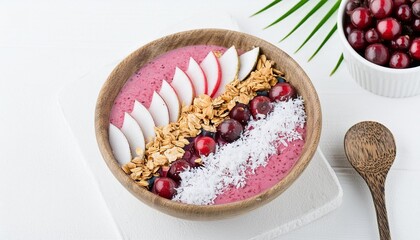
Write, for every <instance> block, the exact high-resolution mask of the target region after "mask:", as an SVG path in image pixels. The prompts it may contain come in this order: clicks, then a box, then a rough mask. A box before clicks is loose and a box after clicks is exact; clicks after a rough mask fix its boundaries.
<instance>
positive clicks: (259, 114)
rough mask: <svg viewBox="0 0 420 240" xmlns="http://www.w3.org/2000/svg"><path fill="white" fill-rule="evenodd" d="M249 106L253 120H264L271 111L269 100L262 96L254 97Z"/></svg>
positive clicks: (271, 106)
mask: <svg viewBox="0 0 420 240" xmlns="http://www.w3.org/2000/svg"><path fill="white" fill-rule="evenodd" d="M249 106H250V107H249V108H250V110H251V114H252V116H253V117H254V118H255V119H260V118H264V117H265V116H267V115H268V114H269V113H270V112H271V111H272V110H273V105H272V104H271V100H270V98H268V97H264V96H257V97H255V98H254V99H252V100H251V102H250V103H249Z"/></svg>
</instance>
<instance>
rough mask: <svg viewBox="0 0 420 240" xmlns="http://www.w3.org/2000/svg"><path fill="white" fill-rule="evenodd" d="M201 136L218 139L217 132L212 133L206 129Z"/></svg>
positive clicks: (202, 130)
mask: <svg viewBox="0 0 420 240" xmlns="http://www.w3.org/2000/svg"><path fill="white" fill-rule="evenodd" d="M200 136H203V137H211V138H215V137H216V132H211V131H207V130H205V129H201V132H200Z"/></svg>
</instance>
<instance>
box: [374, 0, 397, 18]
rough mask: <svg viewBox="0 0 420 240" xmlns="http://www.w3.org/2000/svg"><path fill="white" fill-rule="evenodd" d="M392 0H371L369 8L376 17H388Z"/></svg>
mask: <svg viewBox="0 0 420 240" xmlns="http://www.w3.org/2000/svg"><path fill="white" fill-rule="evenodd" d="M392 6H393V3H392V0H371V1H370V2H369V9H370V11H371V12H372V14H373V16H374V17H375V18H377V19H382V18H385V17H388V16H389V15H390V14H391V12H392Z"/></svg>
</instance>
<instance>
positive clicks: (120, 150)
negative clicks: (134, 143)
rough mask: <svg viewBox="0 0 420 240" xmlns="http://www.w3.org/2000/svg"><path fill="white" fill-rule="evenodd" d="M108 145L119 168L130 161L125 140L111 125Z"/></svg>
mask: <svg viewBox="0 0 420 240" xmlns="http://www.w3.org/2000/svg"><path fill="white" fill-rule="evenodd" d="M109 144H110V145H111V149H112V153H114V157H115V159H116V160H117V162H118V163H119V164H120V165H121V166H122V165H124V164H126V163H128V162H130V161H131V152H130V145H129V144H128V141H127V138H126V137H125V136H124V134H123V133H122V132H121V131H120V129H118V128H117V127H116V126H114V125H113V124H112V123H110V124H109Z"/></svg>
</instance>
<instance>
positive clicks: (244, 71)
mask: <svg viewBox="0 0 420 240" xmlns="http://www.w3.org/2000/svg"><path fill="white" fill-rule="evenodd" d="M259 54H260V48H259V47H256V48H253V49H251V50H249V51H248V52H246V53H243V54H242V55H241V56H239V63H240V65H241V67H240V68H239V72H238V79H239V81H242V80H244V79H245V78H246V77H248V75H249V73H251V71H252V70H253V69H254V68H255V65H256V64H257V61H258V55H259Z"/></svg>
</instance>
